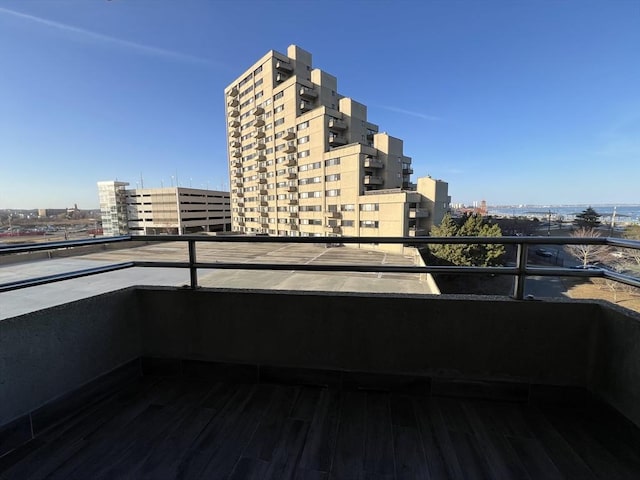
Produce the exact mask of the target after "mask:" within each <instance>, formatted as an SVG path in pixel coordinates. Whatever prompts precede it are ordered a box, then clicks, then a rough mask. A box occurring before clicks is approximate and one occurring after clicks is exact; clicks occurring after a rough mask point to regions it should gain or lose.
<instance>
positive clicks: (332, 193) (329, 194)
mask: <svg viewBox="0 0 640 480" xmlns="http://www.w3.org/2000/svg"><path fill="white" fill-rule="evenodd" d="M325 195H326V196H327V197H338V196H340V189H339V188H336V189H333V190H327V191H326V192H325Z"/></svg>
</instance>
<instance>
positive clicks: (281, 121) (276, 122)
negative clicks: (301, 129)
mask: <svg viewBox="0 0 640 480" xmlns="http://www.w3.org/2000/svg"><path fill="white" fill-rule="evenodd" d="M283 123H284V118H279V119H278V120H276V121H275V122H273V124H274V125H275V126H276V127H277V126H278V125H282V124H283Z"/></svg>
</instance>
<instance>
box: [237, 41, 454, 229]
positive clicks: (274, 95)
mask: <svg viewBox="0 0 640 480" xmlns="http://www.w3.org/2000/svg"><path fill="white" fill-rule="evenodd" d="M337 89H338V86H337V79H336V77H334V76H332V75H329V74H328V73H326V72H324V71H322V70H319V69H316V68H313V67H312V62H311V54H310V53H309V52H306V51H304V50H302V49H301V48H299V47H297V46H295V45H291V46H290V47H289V48H288V50H287V54H286V55H284V54H282V53H279V52H276V51H273V50H272V51H269V52H268V53H267V54H265V55H264V56H263V57H262V58H261V59H260V60H258V61H257V62H256V63H254V64H253V65H252V66H251V67H250V68H249V69H247V70H246V71H245V72H244V73H243V74H242V75H241V76H239V77H238V78H237V79H236V80H234V81H233V82H232V83H231V84H230V85H229V86H228V87H227V88H226V89H225V102H226V121H227V133H228V140H229V146H228V153H229V172H230V178H231V209H232V221H233V222H232V228H233V230H234V231H236V232H241V233H247V234H269V235H281V236H325V235H326V236H341V235H345V236H409V235H419V234H426V232H428V230H429V228H430V226H431V225H432V224H433V223H434V222H435V223H438V222H439V221H440V220H441V218H442V215H443V214H444V212H445V211H446V210H447V209H448V204H449V197H448V194H447V184H446V183H445V182H442V181H439V180H434V179H431V178H428V177H427V178H424V179H420V180H419V181H418V183H417V184H414V183H412V182H411V174H412V173H413V170H412V168H411V158H410V157H407V156H406V155H404V152H403V142H402V140H400V139H398V138H395V137H392V136H390V135H387V134H386V133H380V132H379V129H378V126H377V125H375V124H373V123H371V122H369V121H368V119H367V107H366V106H365V105H363V104H361V103H358V102H356V101H354V100H352V99H351V98H347V97H344V96H342V95H340V94H339V93H338V91H337Z"/></svg>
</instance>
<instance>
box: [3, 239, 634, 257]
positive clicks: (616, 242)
mask: <svg viewBox="0 0 640 480" xmlns="http://www.w3.org/2000/svg"><path fill="white" fill-rule="evenodd" d="M126 241H135V242H188V241H196V242H213V243H217V242H222V243H294V244H295V243H303V244H304V243H311V244H372V243H379V244H413V245H429V244H434V245H435V244H497V245H517V244H525V245H609V246H616V247H624V248H632V249H640V241H637V240H627V239H621V238H611V237H542V236H539V237H513V236H512V237H262V236H260V237H258V236H243V235H219V236H218V235H215V236H213V235H212V236H209V235H135V236H121V237H107V238H91V239H84V240H65V241H61V242H47V243H24V244H18V245H7V246H0V255H6V254H11V253H24V252H35V251H43V250H55V249H59V248H69V247H79V246H85V245H96V244H97V245H100V244H107V243H118V242H126Z"/></svg>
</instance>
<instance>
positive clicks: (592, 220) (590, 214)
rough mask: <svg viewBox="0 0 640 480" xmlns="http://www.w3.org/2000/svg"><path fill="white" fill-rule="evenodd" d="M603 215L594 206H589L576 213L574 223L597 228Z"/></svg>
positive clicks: (583, 226)
mask: <svg viewBox="0 0 640 480" xmlns="http://www.w3.org/2000/svg"><path fill="white" fill-rule="evenodd" d="M601 216H602V215H600V214H599V213H598V212H596V211H595V210H594V209H593V208H591V207H588V208H586V209H585V210H583V211H582V212H580V213H578V214H577V215H576V218H575V220H574V221H573V223H574V224H575V225H576V226H577V227H581V228H596V227H598V226H599V225H600V217H601Z"/></svg>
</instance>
